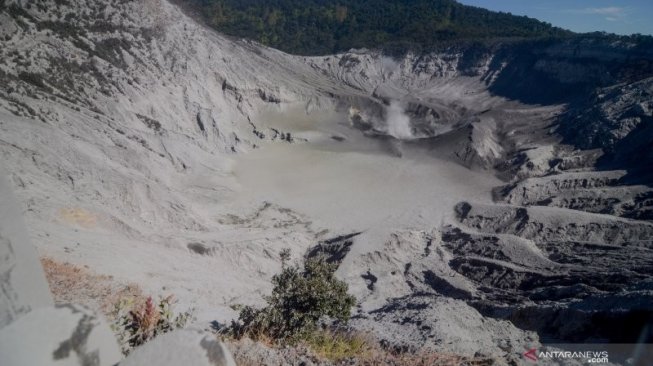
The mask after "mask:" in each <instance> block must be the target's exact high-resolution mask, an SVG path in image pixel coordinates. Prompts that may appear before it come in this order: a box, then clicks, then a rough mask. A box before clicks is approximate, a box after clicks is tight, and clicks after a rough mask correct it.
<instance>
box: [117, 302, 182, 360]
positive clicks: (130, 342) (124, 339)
mask: <svg viewBox="0 0 653 366" xmlns="http://www.w3.org/2000/svg"><path fill="white" fill-rule="evenodd" d="M173 305H174V301H173V298H172V296H168V297H166V298H162V299H160V300H159V303H158V305H155V304H154V302H153V301H152V297H148V298H147V300H145V302H140V303H136V302H134V300H126V299H123V300H121V301H120V302H119V303H118V304H116V308H115V311H114V315H115V322H114V324H113V325H112V328H113V330H114V332H115V333H116V334H117V335H118V342H119V343H120V347H121V348H122V352H123V353H124V354H125V355H126V354H128V353H129V352H130V351H131V350H132V349H133V348H134V347H138V346H140V345H142V344H144V343H145V342H147V341H149V340H151V339H152V338H154V337H156V336H157V335H159V334H163V333H168V332H170V331H173V330H175V329H177V328H183V327H185V326H186V324H187V323H188V322H189V321H190V320H192V318H193V315H192V311H186V312H183V313H180V314H177V315H174V313H173V312H172V307H173Z"/></svg>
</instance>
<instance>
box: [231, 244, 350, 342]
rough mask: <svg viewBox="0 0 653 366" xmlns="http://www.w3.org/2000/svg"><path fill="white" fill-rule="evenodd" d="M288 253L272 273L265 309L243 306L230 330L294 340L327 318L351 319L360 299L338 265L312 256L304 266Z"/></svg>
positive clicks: (233, 333)
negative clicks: (336, 273) (290, 260)
mask: <svg viewBox="0 0 653 366" xmlns="http://www.w3.org/2000/svg"><path fill="white" fill-rule="evenodd" d="M288 254H289V252H288V251H283V252H282V255H281V256H282V270H281V273H279V274H277V275H275V276H274V277H272V284H273V290H272V294H271V295H270V296H267V297H266V298H265V300H266V302H267V305H266V306H265V307H263V308H261V309H255V308H253V307H250V306H245V307H243V308H242V309H241V311H240V315H239V318H238V322H233V323H232V325H231V326H230V327H229V328H228V329H227V330H226V332H227V334H229V335H231V336H234V337H235V338H242V337H244V336H247V337H250V338H252V339H254V340H258V339H261V338H268V339H271V340H273V341H275V342H289V343H294V342H297V341H299V340H303V339H308V338H310V337H311V336H312V335H313V334H314V332H315V331H316V330H317V329H318V324H319V322H320V321H321V320H323V319H326V318H331V319H335V320H339V321H343V322H346V321H347V320H349V318H350V316H351V308H352V306H354V304H355V303H356V299H355V298H354V297H353V296H351V295H349V294H348V293H347V289H348V286H347V284H346V283H345V282H343V281H340V280H338V279H337V278H335V276H334V271H335V269H336V266H335V265H334V264H329V263H327V262H325V261H324V260H323V259H309V260H307V261H306V262H305V264H304V268H303V269H300V268H299V267H298V266H288V265H287V264H286V262H287V260H288V258H289V255H288Z"/></svg>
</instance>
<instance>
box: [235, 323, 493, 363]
mask: <svg viewBox="0 0 653 366" xmlns="http://www.w3.org/2000/svg"><path fill="white" fill-rule="evenodd" d="M225 341H226V343H227V344H228V345H229V347H230V349H231V350H232V352H233V355H234V358H235V359H236V362H237V364H238V365H240V366H260V365H297V364H302V362H304V361H306V360H310V362H312V364H314V365H316V366H345V365H347V366H491V365H495V364H496V360H494V359H492V358H480V357H464V356H460V355H454V354H449V353H441V352H435V351H431V350H427V349H425V350H421V351H417V352H409V351H405V352H394V351H391V350H388V349H385V348H383V347H381V345H379V343H378V342H377V341H376V340H375V339H374V338H373V337H372V336H371V335H368V334H365V333H355V332H352V333H342V332H332V331H320V332H316V334H314V335H313V336H312V337H311V338H310V339H307V340H305V341H303V342H300V343H299V344H297V345H295V346H279V344H278V343H275V342H261V341H252V340H251V339H249V338H243V339H240V340H234V339H225Z"/></svg>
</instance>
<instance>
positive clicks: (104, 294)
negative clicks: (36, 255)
mask: <svg viewBox="0 0 653 366" xmlns="http://www.w3.org/2000/svg"><path fill="white" fill-rule="evenodd" d="M41 264H42V265H43V269H44V270H45V276H46V278H47V280H48V283H49V284H50V291H51V292H52V296H53V297H54V302H55V303H56V304H67V303H76V304H82V305H85V306H88V307H89V308H91V309H93V310H96V311H100V312H102V313H103V314H104V315H105V316H107V317H108V318H111V317H112V316H113V315H112V313H113V310H114V306H115V304H117V303H118V302H119V301H120V299H123V298H137V299H139V300H140V301H144V298H145V296H144V295H143V292H142V291H141V289H140V287H139V286H138V285H135V284H127V285H124V284H120V283H117V282H116V281H115V280H114V279H113V277H112V276H105V275H98V274H95V273H93V272H91V271H90V270H89V269H87V268H83V267H80V266H76V265H74V264H70V263H62V262H57V261H56V260H54V259H52V258H48V257H43V258H41Z"/></svg>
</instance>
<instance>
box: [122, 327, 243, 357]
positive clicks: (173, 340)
mask: <svg viewBox="0 0 653 366" xmlns="http://www.w3.org/2000/svg"><path fill="white" fill-rule="evenodd" d="M120 365H121V366H140V365H161V366H166V365H169V366H175V365H197V366H236V362H235V361H234V360H233V357H232V356H231V353H229V350H228V349H227V348H226V347H225V345H224V344H223V343H222V342H220V341H219V340H218V339H217V338H216V336H215V335H214V334H210V333H203V332H200V331H196V330H177V331H174V332H171V333H167V334H164V335H161V336H159V337H157V338H155V339H154V340H152V341H150V342H148V343H146V344H145V345H143V346H141V347H139V348H138V349H136V350H135V351H134V352H132V353H131V354H130V355H129V357H127V358H126V359H125V360H124V361H122V362H120Z"/></svg>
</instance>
